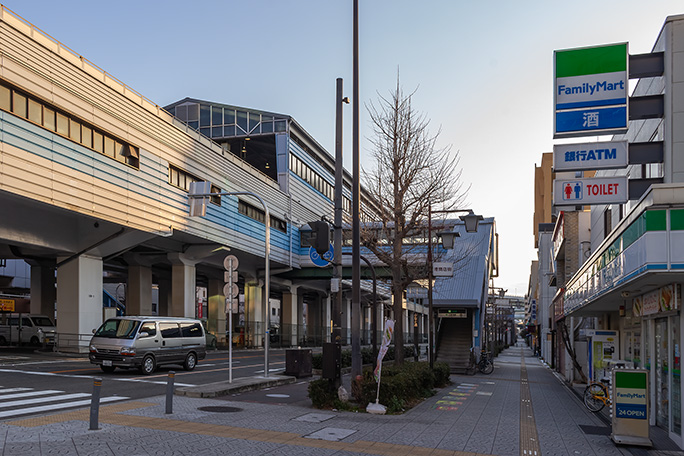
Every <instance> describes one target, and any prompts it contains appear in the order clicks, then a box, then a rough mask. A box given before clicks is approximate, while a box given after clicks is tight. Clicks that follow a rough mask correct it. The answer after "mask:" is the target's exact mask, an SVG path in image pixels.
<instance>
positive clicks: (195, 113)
mask: <svg viewBox="0 0 684 456" xmlns="http://www.w3.org/2000/svg"><path fill="white" fill-rule="evenodd" d="M187 108H188V122H197V121H198V120H199V105H198V104H191V105H187ZM195 128H196V127H195Z"/></svg>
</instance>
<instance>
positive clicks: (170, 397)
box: [166, 371, 176, 415]
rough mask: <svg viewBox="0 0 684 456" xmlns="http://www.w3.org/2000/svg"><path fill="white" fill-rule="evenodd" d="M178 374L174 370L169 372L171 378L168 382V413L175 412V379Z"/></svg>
mask: <svg viewBox="0 0 684 456" xmlns="http://www.w3.org/2000/svg"><path fill="white" fill-rule="evenodd" d="M175 376H176V373H175V372H174V371H170V372H169V379H168V381H167V382H166V414H167V415H170V414H172V413H173V380H174V377H175Z"/></svg>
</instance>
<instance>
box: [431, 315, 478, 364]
mask: <svg viewBox="0 0 684 456" xmlns="http://www.w3.org/2000/svg"><path fill="white" fill-rule="evenodd" d="M472 336H473V334H472V323H471V317H470V315H468V318H442V322H441V324H440V326H439V335H438V338H437V353H436V356H435V361H437V362H445V363H447V364H449V367H450V368H451V372H452V373H454V374H465V373H466V369H467V368H468V365H469V364H470V345H471V344H472Z"/></svg>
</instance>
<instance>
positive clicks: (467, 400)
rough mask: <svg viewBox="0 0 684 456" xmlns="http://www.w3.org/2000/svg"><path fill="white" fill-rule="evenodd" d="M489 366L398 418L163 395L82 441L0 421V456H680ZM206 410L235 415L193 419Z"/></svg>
mask: <svg viewBox="0 0 684 456" xmlns="http://www.w3.org/2000/svg"><path fill="white" fill-rule="evenodd" d="M494 362H495V370H494V373H493V374H491V375H481V374H478V375H475V376H454V375H452V382H453V383H452V384H451V385H449V386H448V387H446V388H443V389H441V390H439V391H438V392H437V394H436V395H435V396H433V397H432V398H430V399H428V400H426V401H424V402H423V403H421V404H419V405H418V406H417V407H415V408H413V409H412V410H409V411H408V412H406V413H404V414H403V415H393V416H378V415H370V414H367V413H351V412H338V411H319V410H315V409H312V408H310V407H308V408H307V407H302V406H301V405H275V404H267V403H259V402H254V401H251V402H247V401H240V400H239V396H236V397H235V398H234V399H235V400H233V398H229V399H228V400H226V399H222V400H219V399H214V398H202V397H188V396H176V397H174V413H173V414H169V415H167V414H165V398H164V397H162V396H160V397H155V398H150V399H146V400H142V401H141V400H138V401H128V402H121V403H116V404H112V405H103V406H102V407H101V409H100V416H99V423H100V429H99V430H95V431H90V430H88V427H89V410H88V409H82V410H76V411H69V412H63V413H56V414H44V415H38V416H32V417H29V418H25V419H21V420H19V419H15V420H11V421H9V420H5V421H0V454H2V455H8V456H9V455H12V456H14V455H36V456H37V455H40V456H43V455H65V456H70V455H80V456H82V455H89V456H90V455H103V456H105V455H106V456H119V455H122V456H124V455H125V456H135V455H164V456H169V455H171V456H173V455H197V456H201V455H224V454H225V455H250V456H253V455H272V456H276V455H303V456H328V455H331V456H332V455H335V456H342V455H363V454H368V455H392V456H401V455H432V456H441V455H444V456H447V455H449V456H478V455H482V456H484V455H503V456H515V455H524V456H535V455H537V456H541V455H544V456H551V455H563V456H565V455H567V456H570V455H572V456H575V455H597V456H598V455H601V456H604V455H605V456H612V455H616V456H617V455H634V456H642V455H643V456H665V455H668V456H674V455H678V456H679V455H684V452H681V451H659V450H655V449H650V450H646V449H639V448H632V447H618V446H616V445H615V444H613V442H612V441H611V440H610V438H609V437H608V435H606V433H605V432H603V433H596V432H593V433H592V432H585V431H586V430H587V429H599V430H606V429H607V428H606V425H605V423H604V422H603V421H602V420H601V419H600V418H599V416H597V415H595V414H593V413H590V412H588V411H587V410H586V409H585V408H584V406H583V405H582V403H581V402H580V400H579V398H578V397H577V395H576V394H574V393H573V392H572V391H571V389H570V388H568V387H566V386H565V385H564V384H562V383H561V382H560V381H559V380H558V379H557V378H556V377H555V376H554V375H553V373H552V372H551V371H550V370H549V369H548V368H547V367H545V366H544V365H543V364H541V363H540V362H539V360H538V359H537V358H535V357H533V356H532V354H531V352H530V350H529V349H527V348H526V347H511V348H509V349H508V350H506V351H504V352H503V353H502V354H500V355H499V356H498V357H497V358H496V359H495V360H494ZM301 388H306V385H305V384H302V385H301ZM276 391H277V388H274V389H271V390H270V391H269V393H274V392H276ZM264 394H266V393H264ZM207 406H218V407H224V408H225V407H231V408H233V411H232V412H231V413H216V412H211V411H205V410H200V408H205V407H207Z"/></svg>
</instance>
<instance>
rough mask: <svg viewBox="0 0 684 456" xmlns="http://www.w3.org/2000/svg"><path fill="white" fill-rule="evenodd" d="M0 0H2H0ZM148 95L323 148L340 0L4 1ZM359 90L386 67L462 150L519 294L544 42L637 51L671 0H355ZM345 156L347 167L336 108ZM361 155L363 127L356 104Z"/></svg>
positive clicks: (542, 96)
mask: <svg viewBox="0 0 684 456" xmlns="http://www.w3.org/2000/svg"><path fill="white" fill-rule="evenodd" d="M0 1H2V0H0ZM3 4H4V5H5V6H6V7H7V8H9V9H11V10H13V11H14V12H15V13H17V14H18V15H20V16H22V17H24V18H25V19H26V20H27V21H29V22H31V23H33V24H34V25H35V26H36V27H38V28H40V29H42V30H44V31H45V32H47V33H48V34H50V35H52V36H53V37H54V38H56V39H57V40H59V41H61V42H62V43H64V44H65V45H67V46H69V47H70V48H72V49H73V50H74V51H76V52H77V53H79V54H81V55H83V56H84V57H86V58H87V59H89V60H90V61H92V62H93V63H95V64H96V65H98V66H100V67H101V68H102V69H104V70H106V71H107V72H109V73H111V74H112V75H114V76H115V77H117V78H118V79H120V80H121V81H122V82H124V83H125V84H127V85H129V86H130V87H132V88H133V89H135V90H137V91H138V92H140V93H141V94H143V95H144V96H146V97H147V98H149V99H150V100H152V101H153V102H155V103H157V104H159V105H161V106H164V105H166V104H169V103H171V102H173V101H176V100H179V99H181V98H184V97H186V96H187V97H193V98H200V99H207V100H212V101H217V102H221V103H227V104H233V105H238V106H246V107H251V108H256V109H263V110H266V111H273V112H277V113H283V114H289V115H291V116H293V117H294V118H295V119H296V120H297V121H298V122H299V123H300V124H301V125H302V126H303V127H304V128H305V129H306V130H307V131H308V132H309V133H310V134H311V135H312V136H314V137H315V138H316V139H317V140H318V142H319V143H320V144H321V145H322V146H324V147H325V148H326V149H328V151H330V152H333V150H334V148H333V146H334V128H335V106H334V102H335V79H336V78H338V77H342V78H344V80H345V95H347V96H349V97H350V98H351V94H352V85H351V82H352V81H351V74H352V2H351V0H344V1H343V0H290V1H276V0H247V1H245V0H243V1H233V0H225V1H218V0H214V1H201V0H198V1H196V2H193V3H190V2H181V1H178V0H166V1H160V0H138V1H130V0H118V1H116V2H113V1H110V2H103V1H95V0H90V1H86V0H79V1H77V0H59V1H55V0H4V1H3ZM360 4H361V5H360V16H359V17H360V97H361V101H362V103H365V102H368V100H370V99H372V98H376V97H377V92H378V91H379V92H380V93H382V94H386V93H387V92H388V90H390V89H391V88H392V87H393V86H394V84H395V82H396V74H397V69H399V72H400V75H401V82H402V85H403V87H404V89H405V90H406V91H412V90H414V89H416V88H418V91H417V93H416V95H415V97H414V105H415V106H416V108H417V109H419V110H420V111H423V112H425V113H426V114H427V116H428V117H429V118H430V119H432V125H433V127H434V128H435V129H436V128H438V127H439V126H441V127H442V136H441V145H442V146H444V145H448V144H451V145H452V148H453V150H454V151H459V152H460V155H461V165H462V167H463V176H462V178H463V180H464V182H465V183H466V185H470V184H472V187H471V190H470V193H469V195H468V198H467V201H468V203H469V206H470V207H472V208H473V209H474V210H475V211H476V212H477V213H480V214H483V215H485V216H487V217H495V218H496V221H497V228H498V232H499V239H500V251H501V253H500V257H501V258H500V277H499V278H498V279H496V280H495V285H496V286H501V287H504V288H507V289H509V292H510V293H513V292H515V293H517V294H524V293H526V291H527V285H528V280H529V269H530V261H531V260H532V259H534V258H536V253H535V251H534V248H533V247H534V243H533V237H532V212H533V204H534V203H533V181H534V166H535V164H539V163H540V160H541V154H542V152H549V151H551V150H552V147H553V139H552V128H553V119H552V98H553V80H552V78H553V68H552V64H553V51H554V50H555V49H565V48H573V47H583V46H591V45H597V44H605V43H614V42H623V41H628V42H629V43H630V44H629V46H630V53H631V54H638V53H646V52H650V50H651V48H652V46H653V43H654V42H655V40H656V38H657V36H658V33H659V31H660V29H661V27H662V24H663V22H664V20H665V18H666V17H667V16H668V15H675V14H682V13H684V4H682V2H681V0H651V1H648V2H646V1H636V0H576V1H574V2H556V1H548V0H547V1H542V0H539V1H531V0H522V1H517V2H511V1H503V0H495V1H488V2H475V1H469V2H466V1H456V0H426V1H423V2H416V1H415V0H414V1H407V0H366V1H364V0H360ZM345 109H346V113H345V116H346V117H345V129H346V131H347V134H346V137H345V144H344V146H345V154H346V158H345V165H346V167H347V169H349V168H350V167H351V158H350V157H351V108H350V107H347V108H345ZM361 134H362V137H361V153H362V163H363V162H364V157H365V156H368V142H367V141H366V140H365V138H366V137H367V136H368V135H369V134H370V130H369V128H368V118H367V116H366V113H365V109H364V108H363V107H362V109H361Z"/></svg>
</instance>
